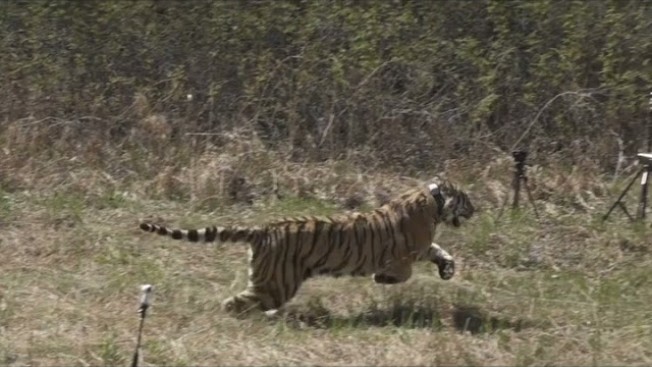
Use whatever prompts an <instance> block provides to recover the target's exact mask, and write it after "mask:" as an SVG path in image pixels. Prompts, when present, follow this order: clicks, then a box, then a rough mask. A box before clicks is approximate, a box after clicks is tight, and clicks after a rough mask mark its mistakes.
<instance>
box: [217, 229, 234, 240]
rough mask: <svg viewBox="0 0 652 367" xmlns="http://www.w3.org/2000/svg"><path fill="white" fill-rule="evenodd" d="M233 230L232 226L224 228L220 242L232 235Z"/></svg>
mask: <svg viewBox="0 0 652 367" xmlns="http://www.w3.org/2000/svg"><path fill="white" fill-rule="evenodd" d="M231 232H232V229H231V227H227V228H224V229H223V230H222V232H220V233H219V235H220V242H226V241H227V240H228V239H229V237H230V236H231Z"/></svg>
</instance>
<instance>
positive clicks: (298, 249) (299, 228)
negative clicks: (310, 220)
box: [292, 221, 306, 278]
mask: <svg viewBox="0 0 652 367" xmlns="http://www.w3.org/2000/svg"><path fill="white" fill-rule="evenodd" d="M305 226H306V222H305V221H301V222H299V223H298V226H297V231H296V233H295V236H296V238H297V245H296V248H295V249H294V255H293V258H292V262H293V263H294V271H296V272H297V274H295V275H294V276H295V278H298V277H299V275H298V274H299V273H300V272H301V271H302V270H303V264H301V262H300V261H299V259H300V257H299V255H300V254H301V250H303V247H304V246H306V244H305V243H303V228H304V227H305ZM301 275H302V276H303V274H301Z"/></svg>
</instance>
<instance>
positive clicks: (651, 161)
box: [602, 153, 652, 222]
mask: <svg viewBox="0 0 652 367" xmlns="http://www.w3.org/2000/svg"><path fill="white" fill-rule="evenodd" d="M637 156H638V161H639V162H641V163H643V167H642V168H641V169H640V170H639V171H638V173H636V175H635V176H634V178H632V180H631V181H630V182H629V184H628V185H627V187H625V190H623V192H622V193H621V194H620V196H619V197H618V199H617V200H616V202H615V203H613V205H612V206H611V208H609V211H608V212H607V214H605V215H604V217H602V220H603V221H604V220H607V219H608V218H609V214H611V212H612V211H613V210H614V209H615V208H616V206H619V207H620V208H621V209H622V210H623V212H625V214H626V215H627V217H628V218H629V220H630V221H632V222H634V221H635V219H634V218H633V217H632V216H631V215H630V214H629V212H628V211H627V207H625V204H623V202H622V199H623V198H624V197H625V195H627V192H628V191H629V189H630V188H631V187H632V185H633V184H634V182H635V181H636V180H637V179H638V177H639V176H641V197H640V199H639V202H638V214H637V217H636V219H638V220H642V219H645V209H646V207H647V191H648V188H647V182H648V178H649V176H650V172H652V154H650V153H639V154H637Z"/></svg>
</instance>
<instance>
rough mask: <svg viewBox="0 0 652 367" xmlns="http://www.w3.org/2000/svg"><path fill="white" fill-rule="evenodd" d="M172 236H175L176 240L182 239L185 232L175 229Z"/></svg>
mask: <svg viewBox="0 0 652 367" xmlns="http://www.w3.org/2000/svg"><path fill="white" fill-rule="evenodd" d="M162 229H163V230H165V228H162ZM159 233H161V232H160V231H159ZM170 236H171V237H172V238H174V239H175V240H180V239H182V238H183V233H181V231H180V230H178V229H175V230H174V231H172V234H171V235H170Z"/></svg>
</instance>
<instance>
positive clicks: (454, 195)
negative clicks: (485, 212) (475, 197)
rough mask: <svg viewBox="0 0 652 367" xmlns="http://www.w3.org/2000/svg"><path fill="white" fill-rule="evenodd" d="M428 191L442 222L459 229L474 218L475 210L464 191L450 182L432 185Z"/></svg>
mask: <svg viewBox="0 0 652 367" xmlns="http://www.w3.org/2000/svg"><path fill="white" fill-rule="evenodd" d="M428 189H429V190H430V194H431V195H432V196H433V197H434V198H435V202H436V203H437V213H438V217H439V220H440V221H442V222H444V223H446V224H448V225H452V226H455V227H459V226H460V225H461V224H462V222H464V221H465V220H468V219H470V218H471V216H473V212H474V211H475V208H474V207H473V204H472V203H471V199H469V196H468V195H467V194H466V193H465V192H464V191H462V190H460V189H458V188H456V187H455V186H454V185H452V184H450V183H448V182H443V183H439V184H436V183H432V184H430V185H428Z"/></svg>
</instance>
